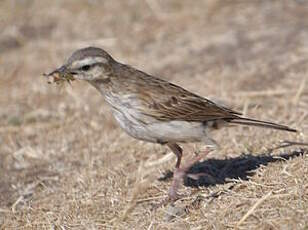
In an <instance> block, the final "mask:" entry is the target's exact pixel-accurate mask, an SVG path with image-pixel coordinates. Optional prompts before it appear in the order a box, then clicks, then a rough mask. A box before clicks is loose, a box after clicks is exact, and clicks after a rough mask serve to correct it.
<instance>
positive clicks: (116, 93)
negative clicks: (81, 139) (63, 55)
mask: <svg viewBox="0 0 308 230" xmlns="http://www.w3.org/2000/svg"><path fill="white" fill-rule="evenodd" d="M45 76H47V77H48V78H52V79H53V81H54V82H63V81H68V82H71V81H72V80H81V81H86V82H88V83H89V84H90V85H92V86H93V87H94V88H96V89H97V90H98V91H99V92H100V93H101V95H102V96H103V98H104V99H105V101H106V102H107V104H109V105H110V107H111V111H112V114H113V116H114V118H115V120H116V121H117V123H118V124H119V126H120V127H121V128H122V129H123V130H124V131H125V132H126V133H127V134H129V135H130V136H132V137H134V138H136V139H138V140H142V141H146V142H151V143H158V144H161V145H165V146H168V147H169V148H170V150H171V151H172V152H173V153H174V154H175V156H176V158H177V160H176V165H175V170H174V173H173V181H172V184H171V186H170V188H169V191H168V196H167V197H168V199H170V200H173V201H174V200H177V199H178V198H179V194H178V188H179V186H180V184H181V183H182V182H183V179H184V178H185V176H187V175H188V169H189V168H190V167H191V166H192V165H193V164H195V163H196V162H197V161H199V160H200V156H196V157H195V158H193V160H191V161H190V162H189V163H187V164H186V165H185V164H184V166H183V164H182V166H181V159H182V155H183V149H182V147H181V146H180V144H181V143H190V142H203V143H206V144H207V145H209V146H216V145H217V143H216V141H215V140H213V139H212V138H211V135H210V133H211V131H212V130H215V129H220V128H221V127H228V126H229V124H238V125H247V126H260V127H265V128H272V129H277V130H283V131H288V132H296V130H295V129H293V128H290V127H288V126H286V125H281V124H276V123H274V122H268V121H262V120H257V119H252V118H248V117H244V116H242V114H241V113H239V112H237V111H234V110H232V109H230V108H227V107H226V106H222V105H220V104H217V103H214V102H213V101H211V100H209V99H207V98H205V97H202V96H199V95H197V94H195V93H192V92H190V91H188V90H186V89H184V88H183V87H180V86H178V85H176V84H173V83H171V82H169V81H166V80H164V79H162V78H159V77H155V76H153V75H150V74H147V73H145V72H143V71H140V70H138V69H136V68H134V67H132V66H130V65H127V64H122V63H120V62H118V61H116V60H115V59H114V58H113V57H112V56H111V55H110V54H108V53H107V52H106V51H105V50H103V49H101V48H97V47H86V48H82V49H78V50H76V51H75V52H73V54H72V55H71V56H70V57H69V58H68V60H67V61H66V62H65V63H64V64H63V65H62V66H61V67H60V68H57V69H55V70H54V71H52V72H50V73H49V74H45ZM208 152H209V150H208V151H205V155H206V154H207V153H208Z"/></svg>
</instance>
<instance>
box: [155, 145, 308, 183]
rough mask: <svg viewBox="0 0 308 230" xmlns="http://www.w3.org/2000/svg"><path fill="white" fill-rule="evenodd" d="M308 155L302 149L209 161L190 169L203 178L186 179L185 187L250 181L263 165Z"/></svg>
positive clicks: (307, 151) (306, 150)
mask: <svg viewBox="0 0 308 230" xmlns="http://www.w3.org/2000/svg"><path fill="white" fill-rule="evenodd" d="M307 153H308V149H300V150H294V151H292V152H290V153H282V154H279V155H270V154H262V155H257V156H256V155H252V154H243V155H241V156H238V157H234V158H227V159H207V160H204V161H202V162H199V163H196V164H194V165H193V166H192V167H191V168H190V169H189V171H188V174H192V175H201V176H199V178H198V179H192V178H190V177H186V178H185V180H184V185H185V186H189V187H199V186H204V187H208V186H214V185H217V184H225V183H228V182H230V181H232V179H240V180H249V178H250V177H251V176H253V175H254V174H255V171H256V170H257V169H258V168H260V167H261V166H262V165H263V166H266V165H267V164H269V163H274V162H284V161H287V160H289V159H292V158H294V157H299V156H302V155H304V154H307ZM170 177H172V173H169V175H168V176H167V175H166V177H165V178H164V179H166V178H170ZM161 179H163V178H161Z"/></svg>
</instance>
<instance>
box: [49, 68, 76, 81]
mask: <svg viewBox="0 0 308 230" xmlns="http://www.w3.org/2000/svg"><path fill="white" fill-rule="evenodd" d="M43 76H44V77H46V78H47V82H48V84H52V83H56V84H62V83H64V82H68V83H71V81H74V80H75V77H74V74H73V73H72V72H70V71H68V69H67V68H66V67H65V66H61V67H60V68H58V69H56V70H54V71H52V72H50V73H47V74H46V73H43Z"/></svg>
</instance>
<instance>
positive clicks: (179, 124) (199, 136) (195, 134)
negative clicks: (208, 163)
mask: <svg viewBox="0 0 308 230" xmlns="http://www.w3.org/2000/svg"><path fill="white" fill-rule="evenodd" d="M113 115H114V117H115V119H116V120H117V122H118V123H119V125H120V127H121V128H122V129H123V130H124V131H126V133H128V134H129V135H130V136H132V137H135V138H137V139H140V140H144V141H149V142H155V143H157V142H158V143H166V142H200V141H202V140H203V139H204V137H205V136H206V128H205V127H204V125H203V124H202V123H201V122H187V121H155V120H153V119H149V118H147V117H142V116H141V115H138V114H134V113H132V111H131V110H126V111H119V110H116V109H113Z"/></svg>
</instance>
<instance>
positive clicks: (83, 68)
mask: <svg viewBox="0 0 308 230" xmlns="http://www.w3.org/2000/svg"><path fill="white" fill-rule="evenodd" d="M90 68H91V66H90V65H84V66H82V67H81V68H80V69H81V70H82V71H88V70H89V69H90Z"/></svg>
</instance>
